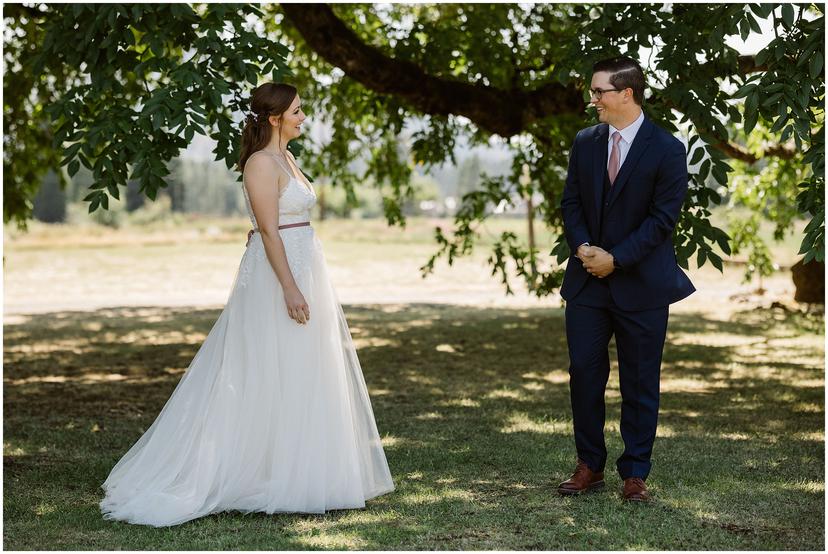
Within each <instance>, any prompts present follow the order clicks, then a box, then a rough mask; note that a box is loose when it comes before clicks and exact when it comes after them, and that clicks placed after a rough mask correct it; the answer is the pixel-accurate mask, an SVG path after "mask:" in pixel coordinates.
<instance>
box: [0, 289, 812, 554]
mask: <svg viewBox="0 0 828 554" xmlns="http://www.w3.org/2000/svg"><path fill="white" fill-rule="evenodd" d="M218 314H219V311H218V310H192V309H175V308H173V309H168V308H163V309H161V308H115V309H107V310H100V311H98V312H93V313H87V312H65V313H56V314H46V315H33V316H26V317H24V318H22V321H20V322H18V323H14V324H7V325H6V326H5V338H6V340H5V345H4V348H5V351H4V367H5V371H4V384H5V394H4V409H5V414H6V418H5V420H4V436H5V444H4V484H5V498H4V524H5V525H4V529H5V530H4V535H5V537H4V539H5V542H4V544H5V546H6V547H7V548H16V549H17V548H19V549H27V548H51V549H71V548H77V549H89V548H101V549H113V548H129V549H147V548H155V549H157V548H163V549H176V548H179V549H192V548H199V549H242V548H244V549H309V548H314V549H325V548H334V549H357V548H361V549H515V550H518V549H552V550H555V549H633V548H659V549H753V548H761V549H789V548H799V549H817V550H821V549H822V546H823V545H824V536H823V534H822V533H823V529H824V509H823V506H824V504H823V498H824V481H823V474H824V433H823V431H824V427H823V422H824V403H823V398H824V397H823V387H824V384H823V383H824V379H823V373H824V368H823V367H822V356H823V354H822V338H821V336H820V334H821V333H822V331H819V329H820V327H819V324H818V323H817V325H816V327H813V326H811V327H807V326H805V327H803V325H802V324H801V322H797V321H795V320H793V319H794V318H795V316H791V317H790V318H789V319H791V321H789V320H788V319H786V318H785V317H781V318H779V317H777V315H778V314H773V315H774V317H773V318H771V323H769V318H768V317H762V314H758V315H757V314H756V313H753V312H750V313H742V314H735V316H734V317H733V318H732V320H731V321H716V320H710V319H705V318H704V317H702V316H699V315H685V314H679V315H673V316H671V324H670V330H669V335H668V344H667V347H666V348H665V355H664V369H663V373H662V400H661V418H660V427H659V438H658V440H657V441H656V446H655V454H654V469H653V474H652V476H651V479H650V481H649V483H650V485H651V488H652V489H653V491H654V493H655V495H656V497H657V501H656V502H655V503H654V504H653V505H650V506H628V505H624V504H622V503H621V502H620V499H619V497H618V494H617V488H618V487H619V486H620V479H619V478H618V477H617V475H615V474H614V472H613V471H612V464H609V466H608V468H607V470H608V473H607V481H608V485H609V487H608V489H609V490H607V491H606V492H603V493H599V494H594V495H590V496H588V497H584V498H577V499H571V498H560V497H557V496H556V495H555V493H554V488H555V485H556V484H557V483H558V482H559V481H560V480H562V479H564V478H566V476H567V474H568V472H569V471H571V469H572V466H573V465H574V444H573V440H572V437H571V435H572V432H571V427H572V422H571V413H570V406H569V389H568V374H567V366H568V356H567V350H566V339H565V333H564V320H563V311H562V310H555V309H524V310H519V309H517V310H516V309H508V310H507V309H473V308H467V307H457V306H444V305H398V306H393V305H392V306H388V305H382V306H352V307H346V314H347V316H348V321H349V323H350V325H351V328H352V332H353V336H354V340H355V342H356V344H357V347H358V349H359V355H360V359H361V362H362V365H363V369H364V372H365V379H366V382H367V383H368V385H369V389H370V393H371V398H372V403H373V406H374V411H375V415H376V419H377V423H378V426H379V429H380V433H381V435H382V436H383V442H384V444H385V448H386V453H387V456H388V461H389V465H390V467H391V470H392V473H393V476H394V480H395V482H396V484H397V490H396V491H395V492H394V493H392V494H390V495H386V496H383V497H380V498H378V499H375V500H372V501H370V502H369V503H368V507H367V508H366V509H365V510H358V511H339V512H330V513H328V514H326V515H322V516H308V515H290V514H284V515H276V516H268V515H265V514H248V515H241V514H238V513H224V514H217V515H214V516H210V517H206V518H202V519H200V520H196V521H193V522H189V523H187V524H184V525H181V526H178V527H174V528H168V529H152V528H145V527H139V526H131V525H126V524H121V523H112V522H106V521H103V520H102V519H101V517H100V514H99V512H98V508H97V502H98V501H99V500H100V497H101V494H100V493H101V491H100V490H99V489H98V487H99V485H100V483H101V482H102V481H103V480H104V479H105V477H106V475H107V474H108V472H109V470H110V469H111V467H112V465H113V464H114V463H115V462H116V461H117V460H118V459H119V458H120V456H121V455H123V453H124V452H126V450H127V449H128V448H129V447H130V446H131V445H132V444H133V443H134V441H135V440H137V438H138V437H139V436H140V434H141V433H142V432H143V431H144V430H145V429H146V428H147V427H148V426H149V425H150V424H151V423H152V421H153V420H154V418H155V416H156V415H157V413H158V412H159V411H160V409H161V407H162V406H163V404H164V403H165V402H166V400H167V398H168V397H169V395H170V393H171V392H172V390H173V389H174V387H175V385H176V384H177V382H178V380H179V379H180V377H181V375H182V374H183V372H184V370H185V369H186V368H187V366H188V365H189V363H190V361H191V360H192V357H193V356H194V355H195V352H196V350H197V349H198V347H199V345H200V344H201V341H202V340H203V339H204V337H205V336H206V334H207V332H208V331H209V330H210V328H211V327H212V325H213V323H214V322H215V320H216V318H217V317H218ZM823 328H824V325H823ZM812 331H818V332H819V333H820V334H817V333H816V332H812ZM613 348H614V346H613ZM612 358H613V360H614V355H613V356H612ZM613 366H614V367H613V373H612V376H611V378H610V384H609V388H608V391H607V408H608V409H607V443H608V447H609V449H610V456H611V460H612V457H613V456H617V455H618V454H620V452H621V450H622V444H621V441H620V437H619V434H618V419H619V414H620V412H619V410H620V395H619V392H618V379H617V368H616V367H615V363H614V362H613Z"/></svg>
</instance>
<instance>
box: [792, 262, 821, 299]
mask: <svg viewBox="0 0 828 554" xmlns="http://www.w3.org/2000/svg"><path fill="white" fill-rule="evenodd" d="M791 273H792V274H793V282H794V286H796V292H795V293H794V300H796V301H797V302H812V303H814V304H825V262H816V261H813V260H811V261H810V262H808V263H807V264H804V263H802V260H799V261H798V262H796V263H795V264H794V266H793V267H792V268H791Z"/></svg>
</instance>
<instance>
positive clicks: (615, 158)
mask: <svg viewBox="0 0 828 554" xmlns="http://www.w3.org/2000/svg"><path fill="white" fill-rule="evenodd" d="M620 140H621V133H619V132H618V131H615V132H614V133H613V134H612V151H610V159H609V165H608V166H607V172H608V173H609V180H610V185H612V184H613V183H615V178H616V177H618V168H619V167H620V166H621V150H620V149H619V148H618V142H619V141H620Z"/></svg>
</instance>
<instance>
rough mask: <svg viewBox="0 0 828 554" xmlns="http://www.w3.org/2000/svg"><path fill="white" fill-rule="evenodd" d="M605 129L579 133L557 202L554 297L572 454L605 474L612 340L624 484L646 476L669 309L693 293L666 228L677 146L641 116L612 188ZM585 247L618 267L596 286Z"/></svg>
mask: <svg viewBox="0 0 828 554" xmlns="http://www.w3.org/2000/svg"><path fill="white" fill-rule="evenodd" d="M608 130H609V126H608V125H606V124H600V125H595V126H593V127H589V128H588V129H583V130H581V131H580V132H579V133H578V134H577V136H576V137H575V143H574V144H573V146H572V151H571V153H570V158H569V171H568V173H567V178H566V186H565V188H564V193H563V197H562V200H561V209H562V211H563V221H564V233H565V236H566V240H567V242H568V244H569V248H570V251H571V253H572V255H571V256H570V259H569V262H568V264H567V267H566V273H565V275H564V281H563V285H562V286H561V296H562V297H563V298H564V300H566V301H567V306H566V332H567V343H568V346H569V358H570V367H569V373H570V393H571V400H572V413H573V421H574V427H575V444H576V448H577V450H578V457H579V458H580V459H581V460H583V461H584V462H586V463H587V465H588V466H589V467H590V468H591V469H592V470H593V471H603V469H604V465H605V463H606V458H607V451H606V445H605V443H604V419H605V415H604V414H605V409H604V392H605V389H606V383H607V379H608V378H609V353H608V347H609V341H610V339H611V338H612V336H613V335H615V341H616V346H617V352H618V365H619V380H620V384H621V396H622V405H621V436H622V438H623V439H624V453H623V454H622V455H621V457H620V458H619V459H618V461H617V463H616V466H617V468H618V471H619V473H620V474H621V477H622V478H624V479H626V478H628V477H641V478H644V479H646V477H647V475H648V474H649V472H650V467H651V463H650V457H651V454H652V447H653V441H654V440H655V432H656V424H657V419H658V402H659V379H660V373H661V355H662V351H663V349H664V339H665V336H666V333H667V318H668V306H669V305H670V304H671V303H673V302H677V301H679V300H681V299H682V298H685V297H687V296H688V295H690V294H691V293H692V292H693V291H695V288H694V287H693V284H692V283H691V282H690V279H688V278H687V275H685V274H684V272H683V271H682V270H681V268H680V267H679V266H678V264H677V262H676V254H675V249H674V247H673V240H672V235H673V230H674V228H675V225H676V220H677V219H678V216H679V213H680V211H681V207H682V205H683V203H684V197H685V195H686V193H687V161H686V153H685V149H684V145H683V144H682V143H681V142H680V141H679V140H678V139H676V138H675V137H673V136H672V135H670V134H669V133H667V132H666V131H664V130H663V129H660V128H659V127H657V126H656V125H654V124H653V123H652V121H650V120H649V119H648V118H646V117H645V118H644V121H643V123H642V124H641V127H640V128H639V130H638V133H637V134H636V135H635V139H634V140H633V142H632V145H630V149H629V152H628V153H627V156H626V158H625V159H624V162H623V164H622V165H621V168H620V170H619V172H618V175H617V177H616V179H615V182H614V183H613V184H610V183H609V177H608V175H607V147H608V140H609V137H608V134H609V133H608ZM585 242H588V243H589V244H590V245H592V246H600V247H601V248H603V249H604V250H606V251H607V252H609V253H611V254H612V255H613V257H614V258H615V260H616V263H617V264H618V265H619V266H620V267H619V268H616V269H615V270H614V271H613V272H612V273H611V274H610V275H608V276H607V277H605V278H603V279H599V278H597V277H594V276H592V275H590V274H589V273H588V272H587V271H586V270H585V269H584V267H583V265H582V262H581V261H580V260H579V259H578V258H577V257H575V253H576V252H577V249H578V247H579V246H580V245H581V244H583V243H585Z"/></svg>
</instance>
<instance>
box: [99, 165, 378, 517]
mask: <svg viewBox="0 0 828 554" xmlns="http://www.w3.org/2000/svg"><path fill="white" fill-rule="evenodd" d="M264 155H269V154H267V153H264ZM243 188H244V187H243ZM244 197H245V201H246V204H247V211H248V214H249V216H250V220H251V222H252V224H253V228H254V229H256V230H258V225H257V224H256V219H255V217H254V215H253V210H252V209H251V207H250V199H249V197H248V195H247V191H246V189H245V192H244ZM315 203H316V195H315V194H314V193H313V191H312V190H311V189H309V188H308V186H306V185H305V184H304V183H303V182H301V181H299V180H297V179H296V178H295V177H292V178H291V179H290V181H289V183H288V185H287V187H286V188H285V189H284V190H283V191H282V193H281V196H280V199H279V225H286V224H291V223H299V222H304V221H309V220H310V209H311V208H312V207H313V205H314V204H315ZM279 234H280V236H281V238H282V241H283V243H284V245H285V251H286V253H287V259H288V263H289V265H290V269H291V272H292V273H293V276H294V279H295V280H296V283H297V285H298V286H299V289H300V290H301V291H302V294H303V295H304V297H305V300H306V301H307V303H308V305H309V307H310V320H309V321H308V323H307V324H306V325H300V324H298V323H296V322H295V321H294V320H292V319H291V318H290V317H288V314H287V308H286V306H285V301H284V298H283V295H282V287H281V285H280V284H279V280H278V279H277V278H276V274H275V273H274V271H273V269H272V267H271V265H270V262H269V261H268V259H267V257H266V255H265V251H264V245H263V243H262V237H261V234H260V233H258V232H257V233H255V234H254V235H253V236H252V238H251V239H250V243H249V245H248V247H247V251H246V252H245V253H244V256H243V257H242V260H241V265H240V267H239V270H238V273H237V275H236V279H235V282H234V284H233V288H232V291H231V293H230V297H229V299H228V301H227V305H226V306H225V308H224V310H223V311H222V312H221V315H220V316H219V318H218V320H217V321H216V323H215V324H214V326H213V328H212V329H211V330H210V333H209V334H208V335H207V338H206V339H205V340H204V343H203V344H202V345H201V347H200V348H199V350H198V352H197V353H196V355H195V358H193V360H192V362H191V363H190V367H189V368H188V369H187V372H186V373H185V374H184V376H183V377H182V378H181V381H180V382H179V383H178V386H177V387H176V388H175V390H174V391H173V393H172V396H171V397H170V398H169V400H168V401H167V403H166V405H165V406H164V408H163V409H162V410H161V413H160V414H159V415H158V418H157V419H156V420H155V422H154V423H153V424H152V426H151V427H150V428H149V429H148V430H147V432H146V433H144V435H143V436H142V437H141V438H140V439H138V442H136V443H135V445H134V446H133V447H132V448H131V449H130V450H129V451H128V452H127V453H126V454H125V455H124V457H123V458H121V460H120V461H119V462H118V463H117V464H116V465H115V467H114V468H113V469H112V471H111V473H110V474H109V477H108V478H107V479H106V482H104V483H103V485H102V488H103V489H104V491H105V492H106V494H105V497H104V499H103V500H102V501H101V503H100V507H101V511H102V512H103V514H104V517H105V518H106V519H114V520H122V521H127V522H130V523H138V524H144V525H152V526H156V527H161V526H167V525H176V524H179V523H183V522H185V521H188V520H191V519H195V518H198V517H201V516H204V515H207V514H211V513H215V512H221V511H226V510H239V511H242V512H266V513H275V512H304V513H323V512H325V511H327V510H337V509H347V508H363V507H365V501H366V500H369V499H371V498H374V497H376V496H379V495H382V494H385V493H388V492H390V491H393V490H394V482H393V481H392V479H391V473H390V472H389V469H388V463H387V461H386V458H385V453H384V451H383V449H382V444H381V442H380V437H379V433H378V432H377V426H376V423H375V421H374V415H373V411H372V408H371V402H370V399H369V397H368V391H367V388H366V386H365V381H364V380H363V376H362V369H361V368H360V365H359V360H358V359H357V355H356V351H355V349H354V346H353V343H352V341H351V335H350V332H349V330H348V325H347V323H346V321H345V316H344V314H343V313H342V308H341V307H340V305H339V301H338V299H337V297H336V293H335V292H334V289H333V287H332V286H331V282H330V280H329V278H328V271H327V268H326V264H325V260H324V257H323V255H322V250H321V246H320V244H319V241H318V239H317V238H316V236H315V235H314V231H313V229H312V228H311V227H294V228H290V229H283V230H281V231H280V232H279Z"/></svg>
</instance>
